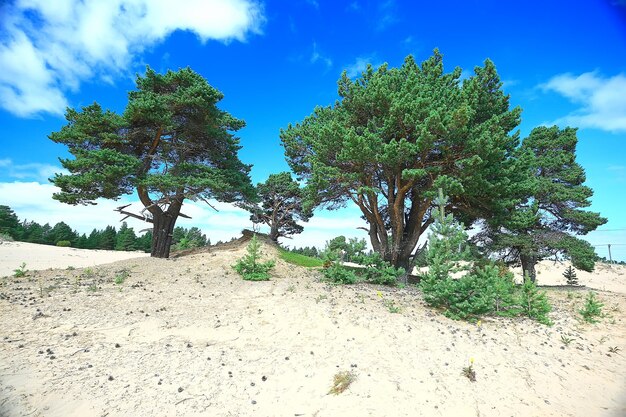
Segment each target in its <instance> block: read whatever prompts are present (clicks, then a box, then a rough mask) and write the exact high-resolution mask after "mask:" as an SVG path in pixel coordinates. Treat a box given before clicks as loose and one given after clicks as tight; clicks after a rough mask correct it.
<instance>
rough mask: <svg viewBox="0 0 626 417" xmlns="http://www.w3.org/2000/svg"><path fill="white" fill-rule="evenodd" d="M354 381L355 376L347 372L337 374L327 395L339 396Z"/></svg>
mask: <svg viewBox="0 0 626 417" xmlns="http://www.w3.org/2000/svg"><path fill="white" fill-rule="evenodd" d="M355 380H356V375H354V373H352V372H349V371H341V372H337V373H336V374H335V376H334V377H333V386H332V387H331V388H330V391H328V393H329V394H333V395H339V394H341V393H342V392H344V391H345V390H347V389H348V388H349V387H350V384H352V383H353V382H354V381H355Z"/></svg>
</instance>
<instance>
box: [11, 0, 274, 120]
mask: <svg viewBox="0 0 626 417" xmlns="http://www.w3.org/2000/svg"><path fill="white" fill-rule="evenodd" d="M0 16H2V19H1V20H0V24H2V26H3V27H2V31H3V32H4V35H3V36H2V38H1V40H0V66H1V67H2V71H0V106H1V107H3V108H4V109H6V110H7V111H9V112H11V113H14V114H15V115H17V116H22V117H26V116H32V115H34V114H36V113H39V112H48V113H55V114H60V113H62V112H63V110H64V108H65V106H66V105H67V99H66V97H65V93H66V92H67V91H75V90H77V89H78V88H79V87H80V84H81V82H83V81H85V80H89V79H92V78H94V77H96V78H97V77H99V78H101V79H107V78H108V79H109V82H110V80H111V79H112V78H111V75H112V74H114V75H119V74H120V73H121V72H122V71H123V70H124V69H126V68H127V67H128V66H129V65H130V64H132V63H133V61H134V58H135V57H136V56H137V55H138V54H140V53H141V52H143V51H144V50H145V49H146V48H148V47H150V46H153V45H155V44H156V43H158V42H161V41H163V40H164V39H165V38H166V37H167V36H169V35H170V34H171V33H172V32H174V31H177V30H183V31H189V32H192V33H194V34H195V35H196V36H197V37H198V38H199V39H200V40H201V41H202V42H206V41H207V40H219V41H223V42H229V41H231V40H238V41H245V39H246V36H247V35H248V34H249V33H259V32H260V26H261V25H262V24H263V22H264V16H263V10H262V6H261V5H260V4H259V3H257V2H256V1H255V0H180V1H177V2H174V1H171V0H108V1H100V0H55V1H49V0H18V1H16V2H9V3H7V4H5V5H3V6H0Z"/></svg>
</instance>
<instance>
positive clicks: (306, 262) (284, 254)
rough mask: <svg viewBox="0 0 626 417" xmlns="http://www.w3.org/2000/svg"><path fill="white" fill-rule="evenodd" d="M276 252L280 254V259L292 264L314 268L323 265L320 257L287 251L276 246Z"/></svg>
mask: <svg viewBox="0 0 626 417" xmlns="http://www.w3.org/2000/svg"><path fill="white" fill-rule="evenodd" d="M278 253H279V254H280V259H282V260H283V261H285V262H287V263H289V264H292V265H297V266H303V267H305V268H316V267H319V266H322V265H324V261H322V260H321V259H318V258H311V257H310V256H305V255H301V254H299V253H293V252H289V251H287V250H285V249H282V248H278Z"/></svg>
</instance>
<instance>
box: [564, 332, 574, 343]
mask: <svg viewBox="0 0 626 417" xmlns="http://www.w3.org/2000/svg"><path fill="white" fill-rule="evenodd" d="M573 341H574V338H573V337H568V336H565V335H564V334H562V335H561V343H563V344H564V345H565V346H569V344H570V343H572V342H573Z"/></svg>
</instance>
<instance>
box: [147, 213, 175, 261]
mask: <svg viewBox="0 0 626 417" xmlns="http://www.w3.org/2000/svg"><path fill="white" fill-rule="evenodd" d="M152 220H153V222H154V223H153V226H152V252H151V254H150V256H152V257H154V258H169V256H170V246H171V245H172V237H173V232H174V225H175V224H176V217H174V216H172V215H171V214H170V213H167V212H165V213H159V214H157V215H153V219H152Z"/></svg>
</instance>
